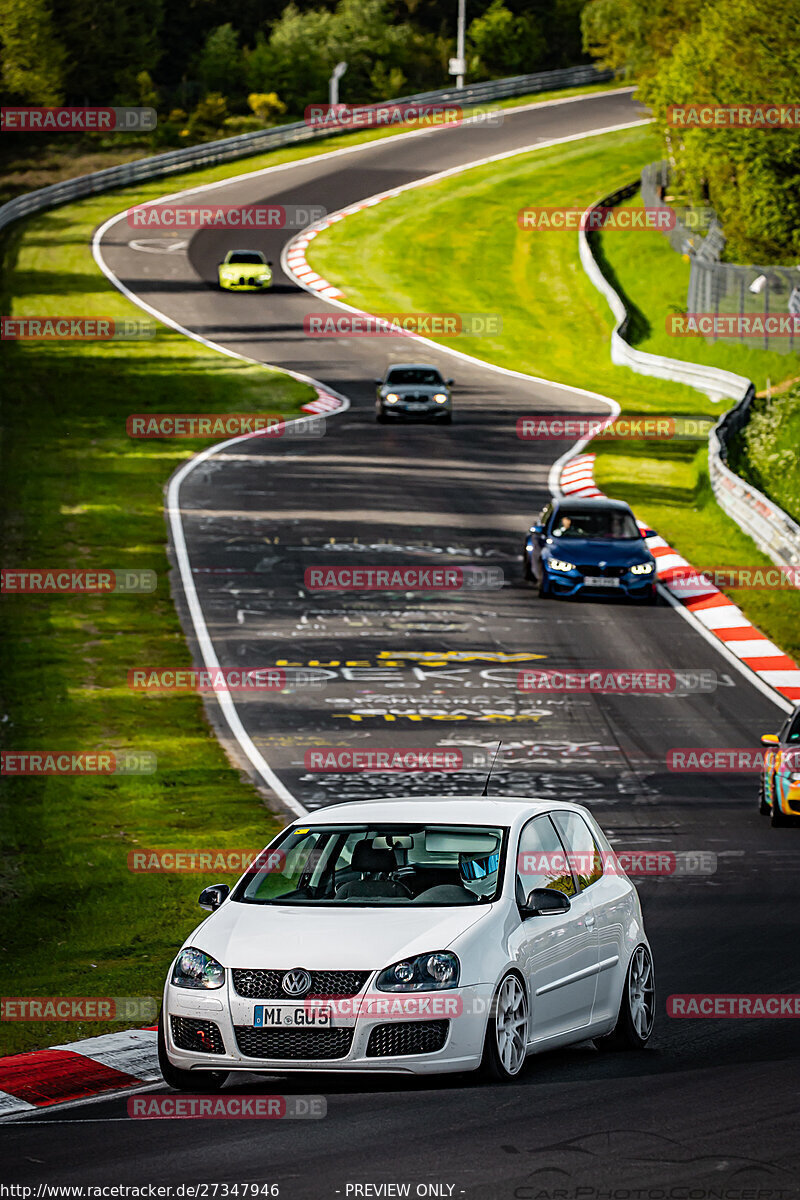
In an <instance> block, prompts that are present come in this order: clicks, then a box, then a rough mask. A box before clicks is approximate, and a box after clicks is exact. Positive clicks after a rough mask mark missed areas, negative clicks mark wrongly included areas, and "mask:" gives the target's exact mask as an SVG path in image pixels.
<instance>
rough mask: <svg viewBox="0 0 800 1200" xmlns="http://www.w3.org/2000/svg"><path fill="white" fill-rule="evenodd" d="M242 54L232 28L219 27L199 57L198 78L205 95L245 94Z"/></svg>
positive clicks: (211, 35)
mask: <svg viewBox="0 0 800 1200" xmlns="http://www.w3.org/2000/svg"><path fill="white" fill-rule="evenodd" d="M242 67H243V60H242V51H241V49H240V47H239V35H238V33H237V32H236V30H235V29H234V28H233V26H232V25H230V24H228V25H218V26H217V28H216V29H212V30H211V32H210V33H209V35H208V37H207V38H206V40H205V43H204V45H203V49H202V51H201V52H200V54H199V55H198V57H197V62H196V65H195V74H196V76H197V79H198V80H199V82H200V85H201V87H202V88H203V90H204V91H205V92H220V93H222V94H223V95H225V96H228V95H230V94H231V93H233V92H237V91H241V90H242Z"/></svg>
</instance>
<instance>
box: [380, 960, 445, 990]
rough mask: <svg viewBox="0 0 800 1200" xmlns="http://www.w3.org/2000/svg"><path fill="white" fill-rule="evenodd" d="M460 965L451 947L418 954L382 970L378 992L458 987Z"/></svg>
mask: <svg viewBox="0 0 800 1200" xmlns="http://www.w3.org/2000/svg"><path fill="white" fill-rule="evenodd" d="M460 970H461V966H460V963H459V961H458V959H457V958H456V956H455V954H453V953H451V951H450V950H435V951H434V952H433V953H432V954H417V955H416V956H415V957H414V958H404V959H403V960H402V962H397V963H393V964H392V966H391V967H387V968H386V970H385V971H381V973H380V975H379V976H378V978H377V979H376V980H375V987H376V989H377V990H378V991H379V992H441V991H444V990H445V989H447V988H454V987H458V979H459V974H460Z"/></svg>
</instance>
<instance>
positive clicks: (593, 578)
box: [583, 575, 619, 587]
mask: <svg viewBox="0 0 800 1200" xmlns="http://www.w3.org/2000/svg"><path fill="white" fill-rule="evenodd" d="M583 582H584V583H585V584H586V586H587V587H619V580H618V579H611V578H610V577H609V576H608V575H584V577H583Z"/></svg>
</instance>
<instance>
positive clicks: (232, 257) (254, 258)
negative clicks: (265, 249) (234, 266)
mask: <svg viewBox="0 0 800 1200" xmlns="http://www.w3.org/2000/svg"><path fill="white" fill-rule="evenodd" d="M228 262H229V263H258V264H259V265H261V266H263V265H264V256H263V254H259V252H258V251H257V250H234V251H233V253H232V254H229V255H228Z"/></svg>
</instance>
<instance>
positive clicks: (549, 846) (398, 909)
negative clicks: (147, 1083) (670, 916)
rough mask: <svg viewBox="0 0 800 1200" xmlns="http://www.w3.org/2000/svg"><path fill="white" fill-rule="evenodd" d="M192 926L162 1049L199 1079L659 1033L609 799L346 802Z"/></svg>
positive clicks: (173, 1074) (429, 1065)
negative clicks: (594, 804)
mask: <svg viewBox="0 0 800 1200" xmlns="http://www.w3.org/2000/svg"><path fill="white" fill-rule="evenodd" d="M200 903H201V905H202V906H203V907H204V908H210V909H212V915H211V916H210V917H206V918H205V920H204V921H203V922H202V923H201V924H200V925H198V927H197V928H196V929H195V930H194V932H193V933H191V934H190V935H189V937H188V938H187V940H186V942H185V944H184V946H183V947H182V949H181V950H180V952H179V954H178V956H177V958H176V959H175V961H174V962H173V964H172V966H171V967H170V970H169V975H168V976H167V980H166V984H165V987H164V1001H163V1006H162V1012H161V1017H160V1020H159V1058H160V1063H161V1070H162V1073H163V1076H164V1079H165V1080H166V1082H167V1083H168V1084H170V1085H171V1086H172V1087H175V1088H179V1089H182V1090H189V1091H197V1090H215V1089H217V1088H219V1087H222V1085H223V1084H224V1083H225V1081H226V1079H227V1078H228V1076H229V1074H230V1073H231V1072H236V1071H240V1072H241V1071H256V1072H259V1071H263V1072H269V1073H270V1074H275V1073H276V1072H277V1073H284V1072H288V1071H329V1070H337V1071H393V1072H411V1073H414V1074H428V1073H433V1072H444V1071H467V1070H473V1069H477V1068H480V1067H482V1068H483V1069H484V1071H485V1072H486V1073H487V1074H488V1075H489V1076H491V1077H493V1078H495V1079H501V1080H502V1079H511V1078H514V1076H516V1075H518V1074H519V1072H520V1071H521V1070H522V1067H523V1064H524V1062H525V1058H526V1056H527V1055H528V1054H535V1053H537V1052H539V1051H542V1050H549V1049H552V1048H554V1047H557V1046H564V1045H567V1044H568V1043H570V1042H577V1041H583V1040H584V1039H587V1038H594V1039H596V1042H597V1045H598V1046H599V1047H606V1046H608V1047H612V1046H621V1047H632V1048H639V1047H642V1046H644V1045H645V1043H646V1042H647V1040H648V1038H649V1037H650V1034H651V1031H652V1028H653V1018H654V1015H655V985H654V973H653V961H652V956H651V951H650V946H649V943H648V941H647V937H646V936H645V931H644V926H643V923H642V913H641V908H640V905H639V898H638V895H637V893H636V890H635V889H634V887H633V885H632V884H631V882H630V880H629V879H628V878H627V876H626V875H625V874H624V873H623V872H622V870H621V869H620V868H619V866H618V864H617V860H616V858H615V856H614V853H613V851H612V849H611V846H610V845H609V843H608V841H607V840H606V838H605V836H604V835H603V833H602V831H601V830H600V829H599V827H598V825H597V823H596V822H595V820H594V819H593V817H592V816H591V814H590V813H589V812H588V811H587V810H586V809H585V808H581V807H580V806H579V805H576V804H566V803H558V802H548V801H543V800H523V799H487V798H484V797H480V798H474V797H469V798H460V797H453V798H448V799H437V798H429V799H413V800H406V799H402V800H370V801H361V802H358V803H353V804H338V805H334V806H332V807H330V808H325V809H322V810H320V811H318V812H316V813H314V814H312V815H310V816H307V817H304V818H302V819H300V820H298V821H295V822H294V824H292V825H290V826H289V828H288V829H285V830H284V831H283V833H281V834H280V835H279V836H278V837H277V838H276V840H275V841H274V842H272V843H271V845H270V846H269V847H268V849H267V850H266V851H265V852H264V854H263V855H262V856H260V858H259V860H257V862H256V864H254V866H253V867H251V869H250V870H249V871H248V872H246V873H245V875H244V876H243V877H242V878H241V879H240V880H239V882H238V883H237V884H236V886H235V887H234V888H233V890H232V891H229V889H228V887H227V885H225V884H218V885H215V886H213V887H208V888H206V889H205V891H204V892H203V893H202V895H201V897H200Z"/></svg>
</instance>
